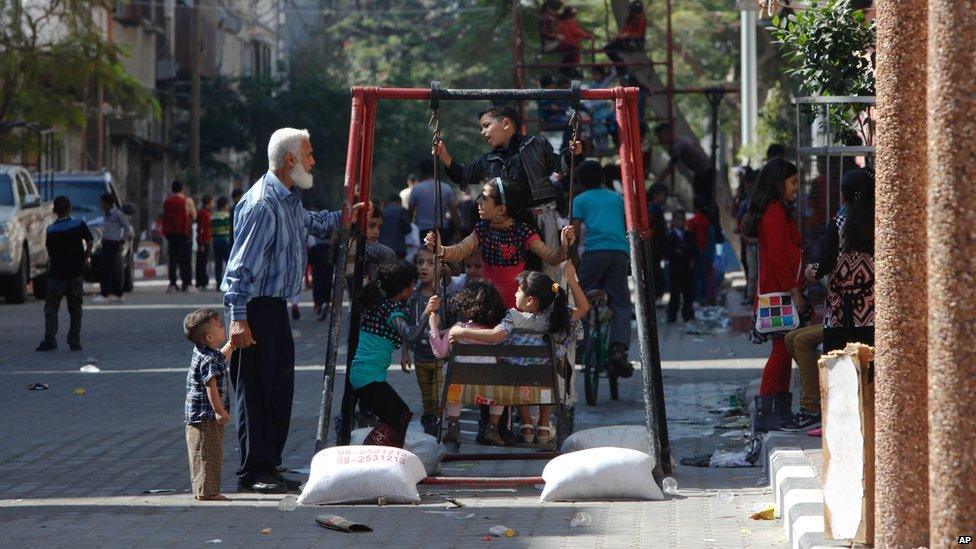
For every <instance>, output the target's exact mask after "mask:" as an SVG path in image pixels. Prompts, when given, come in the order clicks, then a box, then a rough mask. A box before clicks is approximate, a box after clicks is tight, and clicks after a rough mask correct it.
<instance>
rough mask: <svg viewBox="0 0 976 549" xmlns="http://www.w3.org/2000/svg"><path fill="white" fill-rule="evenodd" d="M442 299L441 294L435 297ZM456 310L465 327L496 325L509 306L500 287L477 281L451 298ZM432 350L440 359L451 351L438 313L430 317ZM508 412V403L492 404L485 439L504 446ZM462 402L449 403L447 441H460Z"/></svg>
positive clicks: (480, 360) (478, 359)
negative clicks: (500, 425)
mask: <svg viewBox="0 0 976 549" xmlns="http://www.w3.org/2000/svg"><path fill="white" fill-rule="evenodd" d="M435 299H436V300H438V301H439V299H440V298H438V297H437V296H434V297H432V298H431V300H435ZM451 304H452V305H453V308H454V311H455V312H456V313H457V317H458V319H459V320H460V321H459V322H458V323H457V324H456V326H462V327H465V328H481V329H484V328H493V327H495V326H496V325H498V323H499V322H501V321H502V317H504V316H505V307H504V306H502V298H501V296H500V295H499V294H498V290H496V289H495V287H494V286H492V285H491V284H489V283H487V282H474V283H472V284H471V285H470V286H468V287H467V288H465V289H464V290H462V291H461V292H460V293H459V294H457V295H456V296H454V299H453V300H451ZM435 307H437V309H436V310H440V306H439V303H438V305H435ZM429 322H430V349H431V351H433V352H434V356H436V357H437V358H445V357H447V355H449V354H450V352H451V341H450V339H449V338H448V337H447V332H446V331H445V332H441V331H440V323H441V319H440V317H439V315H438V314H437V313H434V314H432V315H431V316H430V321H429ZM458 341H459V342H460V343H480V342H477V341H474V340H467V339H460V340H458ZM464 358H465V362H474V363H490V364H494V363H495V358H494V357H488V356H484V357H480V356H479V357H472V356H469V357H464ZM503 411H504V406H490V407H489V414H490V415H489V423H488V427H487V428H486V429H485V440H486V441H488V443H489V444H491V445H494V446H504V445H505V442H504V441H503V440H502V438H501V437H500V436H499V435H498V422H499V420H500V418H501V416H502V412H503ZM460 418H461V405H460V404H448V405H447V434H446V435H445V436H444V442H457V441H458V437H459V436H460V434H461V424H460V422H459V421H460Z"/></svg>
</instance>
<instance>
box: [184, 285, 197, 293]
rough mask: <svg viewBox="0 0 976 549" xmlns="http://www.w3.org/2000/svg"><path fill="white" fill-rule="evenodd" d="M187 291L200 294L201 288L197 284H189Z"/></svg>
mask: <svg viewBox="0 0 976 549" xmlns="http://www.w3.org/2000/svg"><path fill="white" fill-rule="evenodd" d="M186 293H188V294H198V293H200V290H198V289H197V287H196V286H187V287H186Z"/></svg>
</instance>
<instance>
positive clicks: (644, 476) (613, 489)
mask: <svg viewBox="0 0 976 549" xmlns="http://www.w3.org/2000/svg"><path fill="white" fill-rule="evenodd" d="M653 467H654V460H653V459H651V456H649V455H647V454H645V453H644V452H639V451H637V450H631V449H629V448H590V449H589V450H580V451H578V452H572V453H569V454H563V455H561V456H559V457H557V458H555V459H553V460H552V461H550V462H549V464H548V465H546V468H545V469H544V470H543V471H542V479H543V480H545V481H546V487H545V489H543V490H542V496H541V497H540V498H539V500H540V501H544V502H545V501H606V500H661V499H664V493H662V492H661V487H660V486H658V485H657V483H656V482H654V477H653V476H652V475H651V469H652V468H653Z"/></svg>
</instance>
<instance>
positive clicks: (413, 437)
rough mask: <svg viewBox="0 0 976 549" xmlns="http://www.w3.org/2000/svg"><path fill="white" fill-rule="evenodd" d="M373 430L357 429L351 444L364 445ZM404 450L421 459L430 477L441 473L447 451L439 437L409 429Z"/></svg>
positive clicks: (367, 428)
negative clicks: (442, 462)
mask: <svg viewBox="0 0 976 549" xmlns="http://www.w3.org/2000/svg"><path fill="white" fill-rule="evenodd" d="M371 430H372V428H370V427H363V428H362V429H356V430H355V431H353V432H352V433H351V434H350V436H349V443H350V444H362V443H363V441H364V440H366V435H368V434H369V432H370V431H371ZM403 449H404V450H407V451H409V452H410V453H411V454H413V455H415V456H417V457H418V458H420V462H421V463H423V464H424V469H425V470H426V471H427V475H428V476H430V475H436V474H438V473H440V472H441V460H442V459H444V456H445V455H447V450H446V449H444V445H443V444H440V443H438V442H437V437H432V436H430V435H428V434H427V433H425V432H423V431H414V430H413V429H407V438H406V440H405V441H404V443H403Z"/></svg>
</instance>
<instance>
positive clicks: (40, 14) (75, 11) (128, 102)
mask: <svg viewBox="0 0 976 549" xmlns="http://www.w3.org/2000/svg"><path fill="white" fill-rule="evenodd" d="M113 5H114V2H112V1H110V0H87V1H81V0H48V1H45V2H21V1H9V0H0V122H10V121H14V120H27V121H30V122H38V123H41V124H44V125H51V126H54V125H57V126H63V127H72V128H78V127H83V126H84V125H85V120H86V105H88V104H90V103H91V101H92V99H93V97H94V93H95V89H96V86H97V85H101V87H102V93H103V97H104V101H105V103H106V104H107V105H108V106H109V107H110V108H114V109H116V110H120V111H138V112H140V113H145V112H158V108H159V107H158V104H156V102H155V100H154V99H153V98H152V96H151V95H150V94H149V92H148V91H147V90H145V89H144V88H143V87H142V86H141V85H140V84H139V82H138V81H137V80H136V79H135V78H134V77H132V76H130V75H129V74H127V73H126V72H125V69H124V68H123V66H122V59H123V57H124V56H126V55H127V52H126V51H125V50H124V49H123V48H122V47H121V46H119V45H118V44H114V43H112V42H110V41H109V40H108V39H107V37H106V36H105V35H104V33H103V31H102V29H101V28H100V25H99V17H102V16H104V14H105V13H107V10H110V9H111V8H112V7H113Z"/></svg>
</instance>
